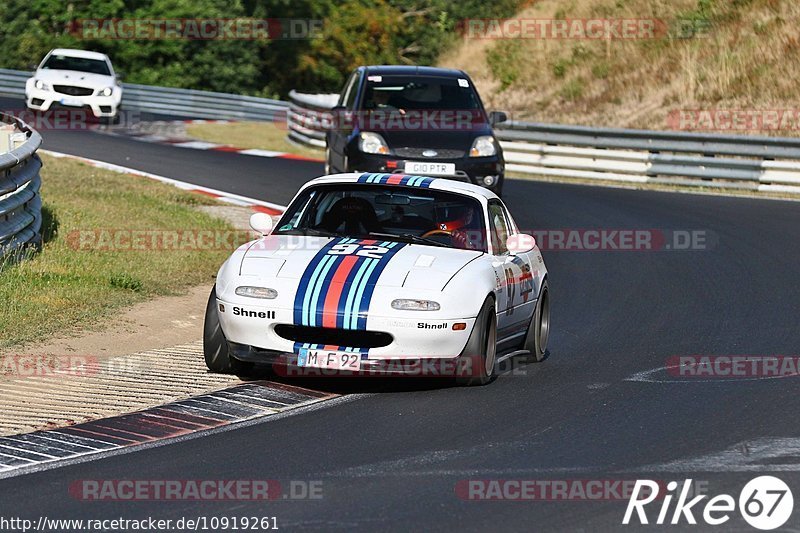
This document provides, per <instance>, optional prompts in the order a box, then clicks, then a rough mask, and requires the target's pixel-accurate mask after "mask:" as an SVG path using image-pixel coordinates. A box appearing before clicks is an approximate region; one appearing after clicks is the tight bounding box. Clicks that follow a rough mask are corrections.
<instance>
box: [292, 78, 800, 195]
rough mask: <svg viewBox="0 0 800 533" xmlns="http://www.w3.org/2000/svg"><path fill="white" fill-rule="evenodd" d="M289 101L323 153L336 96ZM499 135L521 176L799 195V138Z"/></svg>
mask: <svg viewBox="0 0 800 533" xmlns="http://www.w3.org/2000/svg"><path fill="white" fill-rule="evenodd" d="M289 96H290V99H291V102H290V104H289V113H288V115H287V125H288V127H289V138H290V139H292V140H294V141H297V142H300V143H303V144H306V145H309V146H315V147H318V148H324V147H325V129H326V127H327V125H329V124H331V123H332V121H331V118H330V114H329V111H330V108H331V107H332V106H333V105H334V103H335V97H336V95H312V94H303V93H297V92H295V91H292V92H291V93H290V95H289ZM495 135H496V136H497V138H498V140H499V141H500V145H501V146H502V147H503V153H504V155H505V160H506V171H510V172H515V173H521V174H530V175H541V176H558V177H567V178H581V179H589V180H605V181H623V182H633V183H657V184H667V185H687V186H698V187H708V188H726V189H743V190H749V191H760V192H788V193H800V138H782V137H763V136H744V135H719V134H713V133H687V132H675V131H651V130H631V129H621V128H592V127H589V126H570V125H560V124H540V123H532V122H513V121H512V122H506V123H503V124H499V125H497V126H496V127H495Z"/></svg>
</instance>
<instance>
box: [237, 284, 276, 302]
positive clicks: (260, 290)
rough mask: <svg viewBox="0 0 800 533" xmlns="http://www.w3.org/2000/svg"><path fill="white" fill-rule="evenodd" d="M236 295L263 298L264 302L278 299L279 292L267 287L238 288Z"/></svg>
mask: <svg viewBox="0 0 800 533" xmlns="http://www.w3.org/2000/svg"><path fill="white" fill-rule="evenodd" d="M236 294H237V295H239V296H247V297H248V298H261V299H264V300H274V299H275V298H277V297H278V291H276V290H275V289H268V288H266V287H249V286H244V287H236Z"/></svg>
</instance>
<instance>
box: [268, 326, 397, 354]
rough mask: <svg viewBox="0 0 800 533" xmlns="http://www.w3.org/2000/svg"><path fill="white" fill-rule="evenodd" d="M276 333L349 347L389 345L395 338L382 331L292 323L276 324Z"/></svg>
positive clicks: (313, 342)
mask: <svg viewBox="0 0 800 533" xmlns="http://www.w3.org/2000/svg"><path fill="white" fill-rule="evenodd" d="M275 333H277V334H278V335H279V336H280V337H283V338H284V339H286V340H290V341H293V342H304V343H305V342H307V343H309V344H330V345H333V346H346V347H348V348H380V347H381V346H388V345H389V344H391V343H392V340H393V339H392V336H391V335H390V334H389V333H384V332H382V331H365V330H355V329H336V328H316V327H311V326H295V325H291V324H278V325H277V326H275Z"/></svg>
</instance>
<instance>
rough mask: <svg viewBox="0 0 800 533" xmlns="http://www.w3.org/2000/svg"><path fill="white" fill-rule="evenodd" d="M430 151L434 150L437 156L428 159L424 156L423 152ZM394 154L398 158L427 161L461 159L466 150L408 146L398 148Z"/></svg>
mask: <svg viewBox="0 0 800 533" xmlns="http://www.w3.org/2000/svg"><path fill="white" fill-rule="evenodd" d="M428 150H433V151H434V152H436V155H435V156H433V157H428V156H426V155H424V154H423V152H427V151H428ZM394 153H395V154H396V155H397V156H398V157H421V158H423V159H425V160H427V159H432V160H436V159H459V158H461V157H464V150H445V149H439V148H410V147H408V146H405V147H402V148H397V149H395V151H394Z"/></svg>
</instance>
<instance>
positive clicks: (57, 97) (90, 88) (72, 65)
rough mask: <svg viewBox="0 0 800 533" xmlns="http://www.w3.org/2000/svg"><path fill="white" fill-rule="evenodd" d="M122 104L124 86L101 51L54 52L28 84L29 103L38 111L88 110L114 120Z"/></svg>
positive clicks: (26, 102)
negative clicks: (56, 109) (54, 108)
mask: <svg viewBox="0 0 800 533" xmlns="http://www.w3.org/2000/svg"><path fill="white" fill-rule="evenodd" d="M121 102H122V86H121V85H120V83H119V79H118V76H117V75H116V74H115V72H114V67H113V66H112V65H111V60H110V59H109V58H108V56H107V55H105V54H101V53H98V52H87V51H85V50H72V49H67V48H57V49H55V50H52V51H50V53H49V54H47V56H45V58H44V59H43V60H42V62H41V64H40V65H39V66H38V67H37V69H36V72H35V73H34V75H33V77H32V78H30V79H28V80H27V82H26V83H25V104H26V105H27V107H28V109H31V110H35V111H49V110H50V109H52V108H53V107H55V106H63V107H65V108H75V109H78V108H88V109H91V112H92V114H93V115H94V116H95V117H98V118H100V117H105V118H109V119H113V118H115V117H116V116H117V111H118V110H119V107H120V104H121Z"/></svg>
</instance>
